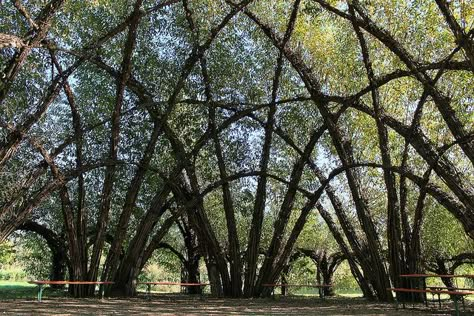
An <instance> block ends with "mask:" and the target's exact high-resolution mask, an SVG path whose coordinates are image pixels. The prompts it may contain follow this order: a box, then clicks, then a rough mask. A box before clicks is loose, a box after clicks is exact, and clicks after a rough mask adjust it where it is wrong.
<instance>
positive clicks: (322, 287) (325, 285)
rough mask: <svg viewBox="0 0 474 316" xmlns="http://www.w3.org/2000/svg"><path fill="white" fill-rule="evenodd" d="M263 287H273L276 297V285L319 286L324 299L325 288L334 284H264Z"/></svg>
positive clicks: (273, 293)
mask: <svg viewBox="0 0 474 316" xmlns="http://www.w3.org/2000/svg"><path fill="white" fill-rule="evenodd" d="M262 286H263V287H271V288H272V297H273V298H275V287H310V288H317V289H318V292H319V297H320V298H322V299H324V289H325V288H331V287H332V284H278V283H276V284H262Z"/></svg>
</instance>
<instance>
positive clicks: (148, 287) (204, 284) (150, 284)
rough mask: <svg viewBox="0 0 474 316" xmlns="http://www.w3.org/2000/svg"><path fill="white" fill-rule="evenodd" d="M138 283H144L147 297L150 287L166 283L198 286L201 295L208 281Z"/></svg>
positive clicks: (148, 296)
mask: <svg viewBox="0 0 474 316" xmlns="http://www.w3.org/2000/svg"><path fill="white" fill-rule="evenodd" d="M138 284H143V285H146V287H147V290H146V297H147V298H150V294H151V287H152V286H153V285H168V286H172V285H177V286H181V287H183V286H185V287H187V286H199V287H200V288H201V291H200V294H201V296H202V292H203V291H202V290H203V288H204V287H206V286H208V285H209V283H186V282H137V285H138Z"/></svg>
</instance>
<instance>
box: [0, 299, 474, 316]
mask: <svg viewBox="0 0 474 316" xmlns="http://www.w3.org/2000/svg"><path fill="white" fill-rule="evenodd" d="M407 307H408V308H407V309H400V310H398V311H397V310H396V309H395V306H394V305H393V304H383V303H375V302H368V301H366V300H364V299H362V298H347V297H333V298H326V299H325V300H321V299H319V298H317V297H304V296H290V297H277V298H276V299H217V298H210V297H204V298H200V297H193V296H185V295H179V294H158V295H156V294H155V295H152V297H151V299H146V298H145V297H144V296H143V297H140V296H139V297H138V298H133V299H104V300H100V299H72V298H68V297H44V301H43V302H41V303H39V302H37V301H35V300H34V299H33V298H31V299H24V298H22V299H3V300H0V314H2V315H389V316H392V315H453V314H454V311H453V309H454V306H453V303H452V302H449V301H446V302H444V303H443V306H442V308H441V309H440V308H439V307H438V306H437V304H434V303H430V306H429V307H425V306H423V305H421V304H416V305H415V306H414V307H413V306H412V305H409V306H407ZM461 315H474V302H473V301H467V302H466V310H465V311H464V312H462V313H461Z"/></svg>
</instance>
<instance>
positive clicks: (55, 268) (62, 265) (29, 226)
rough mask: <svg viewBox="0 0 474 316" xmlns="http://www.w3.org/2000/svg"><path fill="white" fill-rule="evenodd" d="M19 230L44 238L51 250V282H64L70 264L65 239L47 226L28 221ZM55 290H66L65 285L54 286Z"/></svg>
mask: <svg viewBox="0 0 474 316" xmlns="http://www.w3.org/2000/svg"><path fill="white" fill-rule="evenodd" d="M18 230H23V231H28V232H33V233H36V234H38V235H39V236H41V237H42V238H44V240H45V241H46V243H47V244H48V247H49V249H50V250H51V273H50V277H49V279H50V281H62V280H64V279H65V277H66V267H67V265H68V262H69V258H68V255H67V248H66V246H65V239H64V237H63V236H59V235H58V234H56V233H55V232H53V231H52V230H50V229H49V228H47V227H46V226H43V225H41V224H39V223H36V222H33V221H27V222H26V223H24V224H22V225H21V226H19V227H18ZM51 287H53V288H64V285H52V286H51Z"/></svg>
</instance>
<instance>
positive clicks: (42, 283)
mask: <svg viewBox="0 0 474 316" xmlns="http://www.w3.org/2000/svg"><path fill="white" fill-rule="evenodd" d="M28 283H30V284H35V285H37V286H38V294H37V298H38V302H41V299H42V297H43V290H44V287H45V286H46V285H70V284H80V285H100V284H114V282H101V281H97V282H95V281H37V280H36V281H28ZM100 297H101V298H104V289H102V291H101V292H100Z"/></svg>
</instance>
